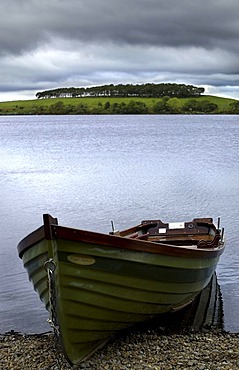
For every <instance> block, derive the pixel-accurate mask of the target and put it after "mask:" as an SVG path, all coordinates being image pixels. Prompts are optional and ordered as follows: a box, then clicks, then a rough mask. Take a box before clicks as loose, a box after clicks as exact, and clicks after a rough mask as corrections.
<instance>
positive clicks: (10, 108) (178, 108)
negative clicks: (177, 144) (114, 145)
mask: <svg viewBox="0 0 239 370" xmlns="http://www.w3.org/2000/svg"><path fill="white" fill-rule="evenodd" d="M205 104H206V105H210V106H211V108H210V109H211V111H208V110H206V108H205V110H203V109H204V107H205ZM213 105H214V106H213ZM199 106H201V108H200V109H199V108H198V107H199ZM156 107H157V109H156ZM130 113H132V114H137V113H138V114H142V113H144V114H155V113H158V114H160V113H161V114H164V113H165V114H166V113H169V114H170V113H175V114H190V113H201V114H202V113H213V114H230V113H231V114H232V113H234V114H238V113H239V101H237V100H234V99H227V98H220V97H216V96H210V95H203V96H200V97H198V98H183V99H180V98H171V99H170V98H167V99H165V98H162V99H160V98H136V97H135V98H133V97H127V98H107V97H94V98H91V97H84V98H55V99H39V100H37V99H34V100H19V101H9V102H0V115H35V114H130Z"/></svg>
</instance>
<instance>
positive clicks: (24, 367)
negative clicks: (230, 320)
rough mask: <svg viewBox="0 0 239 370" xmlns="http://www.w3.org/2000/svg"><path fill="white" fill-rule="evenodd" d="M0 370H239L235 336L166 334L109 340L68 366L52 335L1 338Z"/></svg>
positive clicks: (238, 339) (137, 334) (146, 333)
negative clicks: (100, 347)
mask: <svg viewBox="0 0 239 370" xmlns="http://www.w3.org/2000/svg"><path fill="white" fill-rule="evenodd" d="M0 343H1V345H0V347H1V351H0V369H1V370H13V369H14V370H18V369H19V370H34V369H39V370H40V369H41V370H64V369H91V370H105V369H108V370H126V369H131V370H134V369H135V370H149V369H154V370H167V369H180V370H182V369H191V370H193V369H198V370H206V369H210V370H211V369H213V370H220V369H223V370H229V369H230V370H238V369H239V333H237V334H234V333H226V332H223V331H215V332H206V333H203V332H200V333H187V334H172V333H171V334H169V333H164V332H161V333H160V332H159V331H155V330H146V331H144V332H140V331H136V332H131V333H127V334H124V335H123V336H121V337H119V338H116V339H114V340H111V341H110V342H109V343H108V344H107V345H106V346H105V347H104V348H103V349H101V350H99V351H98V352H96V353H95V354H94V355H93V356H92V357H91V358H90V359H89V360H87V361H85V362H82V363H81V364H80V365H78V366H74V367H71V366H70V365H69V364H68V363H67V362H66V360H65V359H64V356H63V355H62V352H61V351H60V350H59V349H58V348H57V346H56V342H55V340H54V337H53V334H52V333H48V334H41V335H21V334H18V333H15V332H11V333H6V334H4V335H0Z"/></svg>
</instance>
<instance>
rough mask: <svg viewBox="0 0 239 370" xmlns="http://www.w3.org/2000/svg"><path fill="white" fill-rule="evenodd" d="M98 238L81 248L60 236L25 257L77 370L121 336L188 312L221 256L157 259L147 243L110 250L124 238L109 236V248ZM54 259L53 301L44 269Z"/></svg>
mask: <svg viewBox="0 0 239 370" xmlns="http://www.w3.org/2000/svg"><path fill="white" fill-rule="evenodd" d="M68 230H71V229H68ZM59 234H60V230H59ZM88 234H89V232H88ZM88 234H87V235H88ZM98 235H99V239H100V235H101V234H98ZM94 236H95V234H94V235H93V237H91V238H90V239H89V240H87V237H82V238H81V239H82V240H81V241H79V240H70V239H67V238H65V236H64V235H63V237H61V236H60V235H58V236H57V237H56V235H55V237H53V238H51V239H50V240H46V239H44V240H41V241H40V242H39V243H36V244H34V246H33V247H31V248H28V249H27V250H26V251H24V253H23V255H22V258H23V261H24V266H25V268H26V269H27V271H28V275H29V278H30V280H31V281H32V283H33V285H34V288H35V290H36V291H37V292H38V294H39V296H40V298H41V299H42V300H43V302H44V304H45V306H46V308H47V309H48V310H49V311H50V312H51V314H52V316H53V317H52V319H53V322H54V325H55V326H57V327H59V331H60V338H61V342H62V346H63V350H64V352H65V355H66V357H67V358H68V360H69V362H70V363H72V364H77V363H78V362H80V361H82V360H83V359H85V358H87V357H89V356H90V355H91V354H92V353H93V352H94V351H95V350H96V349H97V348H99V347H100V346H102V345H103V344H104V343H105V342H106V341H107V340H109V338H110V337H111V336H112V335H113V334H114V333H115V332H116V331H118V330H121V329H124V328H127V327H129V326H131V325H132V324H133V323H138V322H143V321H146V320H148V319H150V318H152V317H154V316H156V315H159V314H162V313H166V312H170V311H174V310H177V309H180V308H182V307H183V306H185V305H187V304H189V303H190V302H191V301H192V300H193V299H194V298H195V296H196V295H197V294H198V293H199V292H200V291H201V290H202V289H203V288H204V287H205V286H206V285H207V284H208V283H209V281H210V279H211V277H212V275H213V273H214V271H215V269H216V266H217V263H218V260H219V256H220V254H221V252H220V253H214V254H212V256H211V257H210V258H205V253H206V252H204V253H198V254H199V256H197V255H196V254H195V252H194V253H191V256H190V253H189V255H187V253H186V254H185V256H180V253H179V252H178V251H177V250H176V251H175V252H174V253H165V254H162V253H152V252H147V245H146V244H149V243H146V242H139V241H138V243H144V245H145V247H146V248H145V249H146V250H145V251H139V250H131V249H130V248H129V249H124V248H121V247H119V246H117V247H115V246H114V245H111V246H110V245H109V244H110V243H111V244H112V241H113V240H117V239H121V240H122V239H123V238H119V237H118V238H117V237H115V236H105V238H106V240H107V242H105V243H98V242H95V238H94ZM108 238H110V239H109V241H108ZM112 238H113V239H112ZM76 239H77V238H76ZM78 239H79V238H78ZM84 239H86V240H84ZM96 239H97V238H96ZM92 241H93V242H92ZM104 244H105V245H104ZM136 244H137V243H136ZM151 244H152V243H151ZM180 249H181V248H180ZM221 249H222V248H221ZM218 250H219V249H218ZM182 254H183V253H182ZM49 258H51V259H52V260H53V263H54V271H52V276H53V275H54V291H53V292H50V293H49V289H48V287H49V281H48V280H49V279H48V277H49V276H48V275H47V271H46V270H45V268H44V263H45V262H46V261H47V260H48V259H49ZM48 273H49V271H48ZM49 296H51V300H50V302H49ZM53 311H54V312H53Z"/></svg>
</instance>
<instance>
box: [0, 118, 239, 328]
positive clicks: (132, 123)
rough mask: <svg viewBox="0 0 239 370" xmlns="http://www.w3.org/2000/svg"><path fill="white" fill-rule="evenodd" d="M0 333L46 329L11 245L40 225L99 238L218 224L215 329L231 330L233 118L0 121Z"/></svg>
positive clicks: (235, 206) (238, 144)
mask: <svg viewBox="0 0 239 370" xmlns="http://www.w3.org/2000/svg"><path fill="white" fill-rule="evenodd" d="M0 139H1V144H0V189H1V197H0V209H1V213H0V230H1V247H0V282H1V284H0V332H2V333H3V332H6V331H9V330H16V331H20V332H27V333H29V332H31V333H32V332H44V331H48V330H49V326H48V323H47V322H46V320H47V318H48V314H47V312H45V309H44V307H43V304H42V303H41V302H40V301H39V299H38V296H37V294H36V293H35V292H34V291H33V289H32V286H31V284H30V283H29V282H28V278H27V274H26V272H25V270H24V268H23V266H22V261H21V260H20V259H19V258H18V255H17V251H16V245H17V243H18V242H19V241H20V239H22V238H23V237H24V236H25V235H26V234H28V233H29V232H31V231H33V230H34V229H35V228H37V227H39V226H40V225H41V224H42V214H43V213H50V214H52V215H53V216H55V217H58V219H59V222H60V223H61V224H64V225H66V226H71V227H78V228H86V229H90V230H93V231H101V232H106V233H108V232H109V231H110V229H111V224H110V221H111V220H114V222H115V225H116V227H117V228H119V229H120V228H125V227H128V226H133V225H134V224H135V223H138V222H140V221H141V220H142V219H145V218H161V219H162V220H163V221H166V222H167V221H190V220H191V219H192V218H194V217H213V218H214V219H215V220H216V219H217V217H218V216H220V217H221V220H222V226H224V228H225V235H226V240H227V248H226V251H225V253H224V254H223V256H222V258H221V260H220V263H219V266H218V269H217V274H218V278H219V283H220V285H221V288H222V292H223V300H224V311H225V329H226V330H228V331H232V332H239V323H238V307H239V289H238V286H239V252H238V248H239V222H238V221H239V117H238V116H40V117H34V116H33V117H0Z"/></svg>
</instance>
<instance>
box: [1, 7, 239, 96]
mask: <svg viewBox="0 0 239 370" xmlns="http://www.w3.org/2000/svg"><path fill="white" fill-rule="evenodd" d="M238 14H239V2H238V0H201V1H196V0H194V1H193V0H180V1H178V0H167V1H165V0H120V1H119V0H101V1H99V0H87V1H85V0H68V1H63V0H41V1H40V0H21V1H19V0H1V4H0V19H1V20H0V68H1V76H0V90H1V86H2V90H1V91H5V89H6V90H7V89H9V90H8V91H14V89H16V90H18V89H20V87H21V86H22V89H23V90H30V87H31V86H32V89H34V87H35V89H38V88H39V87H40V86H41V87H43V89H44V88H45V89H47V88H51V87H54V86H59V85H64V86H67V85H68V84H69V85H87V84H100V83H118V82H135V83H137V82H139V83H142V82H147V81H151V82H152V81H155V82H160V81H164V80H166V81H167V80H168V81H169V82H170V81H175V82H183V83H192V84H193V83H194V84H196V83H197V84H199V85H203V84H205V85H212V86H236V85H237V84H238V75H239V67H238V65H239V64H238V57H239V47H238V38H239V22H238ZM44 86H45V87H44Z"/></svg>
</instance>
